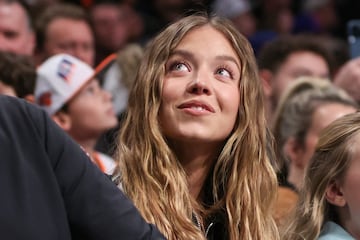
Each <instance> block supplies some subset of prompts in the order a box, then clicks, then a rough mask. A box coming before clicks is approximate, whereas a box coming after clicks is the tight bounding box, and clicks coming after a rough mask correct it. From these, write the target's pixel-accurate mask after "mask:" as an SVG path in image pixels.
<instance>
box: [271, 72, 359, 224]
mask: <svg viewBox="0 0 360 240" xmlns="http://www.w3.org/2000/svg"><path fill="white" fill-rule="evenodd" d="M357 108H358V105H357V104H356V102H355V101H354V100H353V99H352V98H351V97H350V96H349V95H348V94H346V92H345V91H344V90H342V89H340V88H338V87H336V86H334V85H333V84H332V83H331V82H330V81H329V80H327V79H323V78H317V77H300V78H299V79H297V80H296V81H295V82H294V83H293V84H291V85H290V86H289V88H288V89H287V90H286V91H285V92H284V95H283V96H282V98H281V100H280V103H279V105H278V108H277V111H276V113H275V118H274V127H273V133H274V138H275V141H276V147H277V157H278V160H279V161H280V165H281V167H280V168H281V171H282V172H281V173H280V176H281V177H280V181H279V182H280V188H279V195H278V201H277V203H276V207H275V219H276V220H277V222H278V223H279V224H283V223H284V222H286V217H287V216H288V214H289V213H290V211H291V210H292V209H293V208H294V206H295V204H296V201H297V199H298V196H297V191H298V190H299V189H300V188H301V186H302V184H303V178H304V174H305V169H306V167H307V165H308V162H309V160H310V158H311V156H312V154H313V153H314V149H315V144H316V143H317V140H318V136H319V133H320V131H321V130H322V129H324V128H325V127H326V126H327V125H329V124H330V123H331V122H332V121H334V120H335V119H337V118H339V117H341V116H344V115H346V114H348V113H353V112H355V111H356V109H357Z"/></svg>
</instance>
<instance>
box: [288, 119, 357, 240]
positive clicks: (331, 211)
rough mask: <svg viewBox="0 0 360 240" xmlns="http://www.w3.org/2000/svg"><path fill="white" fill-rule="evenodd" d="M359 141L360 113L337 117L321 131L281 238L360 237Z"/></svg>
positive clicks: (343, 238) (345, 238)
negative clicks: (293, 208)
mask: <svg viewBox="0 0 360 240" xmlns="http://www.w3.org/2000/svg"><path fill="white" fill-rule="evenodd" d="M359 144H360V113H359V112H356V113H352V114H348V115H346V116H343V117H342V118H339V119H337V120H335V121H334V122H333V123H331V124H330V125H329V126H328V127H327V128H326V129H325V130H324V131H323V132H322V134H321V135H320V138H319V141H318V145H317V146H316V150H315V153H314V156H313V157H312V159H311V162H310V165H309V168H308V170H307V172H306V177H305V183H304V186H305V187H304V188H303V189H302V191H301V193H300V199H299V202H298V204H297V207H296V212H295V214H294V216H293V218H292V221H291V222H290V224H288V225H287V228H286V229H285V231H284V237H283V238H282V239H285V240H287V239H289V240H290V239H291V240H297V239H299V240H300V239H301V240H302V239H321V240H330V239H342V240H353V239H359V238H360V220H359V216H360V207H359V206H360V205H359V203H360V194H359V191H358V190H359V186H360V148H359V147H358V146H359Z"/></svg>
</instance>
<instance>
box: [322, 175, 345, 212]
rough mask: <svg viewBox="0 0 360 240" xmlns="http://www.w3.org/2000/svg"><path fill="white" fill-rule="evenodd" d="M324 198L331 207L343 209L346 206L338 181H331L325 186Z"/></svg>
mask: <svg viewBox="0 0 360 240" xmlns="http://www.w3.org/2000/svg"><path fill="white" fill-rule="evenodd" d="M325 198H326V200H327V201H328V202H329V203H331V204H332V205H335V206H338V207H344V206H345V205H346V199H345V198H344V194H343V192H342V189H341V186H340V184H339V182H338V181H332V182H331V183H330V184H329V185H328V186H327V188H326V194H325Z"/></svg>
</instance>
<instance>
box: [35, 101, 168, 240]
mask: <svg viewBox="0 0 360 240" xmlns="http://www.w3.org/2000/svg"><path fill="white" fill-rule="evenodd" d="M29 110H30V112H32V113H33V114H32V115H33V116H34V124H44V126H39V129H40V131H41V132H42V134H44V138H43V139H44V141H45V142H44V146H45V148H46V151H47V153H48V155H49V159H51V161H52V163H51V164H52V166H53V169H54V172H55V175H56V179H57V181H58V184H59V187H60V190H61V193H62V196H63V199H64V203H65V206H66V209H67V215H68V219H69V222H70V228H71V231H72V235H73V237H74V239H79V238H81V239H82V238H84V239H101V240H107V239H109V240H110V239H114V240H115V239H117V240H118V239H131V240H134V239H164V237H162V235H161V234H160V233H159V232H158V230H157V229H156V228H155V227H154V226H153V225H151V224H148V223H146V222H145V221H144V220H143V218H142V217H141V215H140V214H139V212H138V211H137V209H136V208H135V207H134V205H133V204H132V203H131V201H130V200H129V199H128V198H127V197H126V196H125V195H124V194H123V193H122V192H121V191H120V189H118V188H117V187H116V185H115V184H114V183H112V182H111V181H110V180H109V179H108V178H107V177H106V176H105V175H104V174H103V173H102V172H101V171H100V170H99V169H98V168H97V167H96V166H95V165H94V164H93V163H92V162H91V161H90V160H89V158H88V156H87V155H86V154H85V153H84V151H83V150H82V149H81V148H80V147H79V146H78V145H77V144H76V143H75V142H74V141H73V140H71V139H70V137H68V136H67V135H66V134H65V133H64V132H63V131H62V130H61V129H60V128H59V127H58V126H57V125H56V124H55V123H54V122H53V121H52V120H51V119H50V118H49V117H48V116H47V115H46V114H45V113H44V112H41V113H39V111H38V110H37V109H33V108H31V107H29ZM139 191H141V190H140V189H139Z"/></svg>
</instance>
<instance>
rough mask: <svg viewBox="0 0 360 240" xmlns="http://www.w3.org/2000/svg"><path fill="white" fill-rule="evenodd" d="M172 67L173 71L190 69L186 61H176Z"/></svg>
mask: <svg viewBox="0 0 360 240" xmlns="http://www.w3.org/2000/svg"><path fill="white" fill-rule="evenodd" d="M170 69H171V70H173V71H189V68H188V67H187V66H186V64H185V63H174V64H173V65H172V66H171V68H170Z"/></svg>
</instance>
